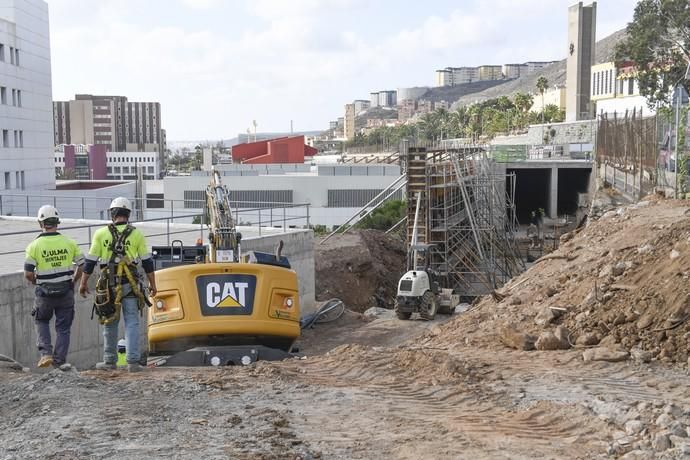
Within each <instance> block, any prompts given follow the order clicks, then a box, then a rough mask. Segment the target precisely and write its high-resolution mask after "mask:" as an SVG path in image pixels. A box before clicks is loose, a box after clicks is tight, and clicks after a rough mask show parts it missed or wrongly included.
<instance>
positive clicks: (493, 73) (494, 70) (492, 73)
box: [477, 65, 503, 81]
mask: <svg viewBox="0 0 690 460" xmlns="http://www.w3.org/2000/svg"><path fill="white" fill-rule="evenodd" d="M477 71H478V72H479V80H481V81H484V80H501V79H503V67H502V66H500V65H480V66H479V67H478V68H477Z"/></svg>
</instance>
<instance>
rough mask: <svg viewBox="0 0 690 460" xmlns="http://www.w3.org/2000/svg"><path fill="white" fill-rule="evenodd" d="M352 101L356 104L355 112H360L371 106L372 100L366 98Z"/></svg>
mask: <svg viewBox="0 0 690 460" xmlns="http://www.w3.org/2000/svg"><path fill="white" fill-rule="evenodd" d="M352 103H353V104H354V105H355V114H359V113H360V112H362V111H364V110H366V109H368V108H369V107H370V106H371V102H370V101H368V100H366V99H355V100H354V101H353V102H352Z"/></svg>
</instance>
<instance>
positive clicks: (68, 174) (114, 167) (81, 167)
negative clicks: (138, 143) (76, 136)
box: [54, 144, 163, 180]
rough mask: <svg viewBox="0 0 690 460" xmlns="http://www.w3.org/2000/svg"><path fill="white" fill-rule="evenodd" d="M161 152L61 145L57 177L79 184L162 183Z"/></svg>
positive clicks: (57, 157)
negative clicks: (148, 181)
mask: <svg viewBox="0 0 690 460" xmlns="http://www.w3.org/2000/svg"><path fill="white" fill-rule="evenodd" d="M159 157H160V153H159V152H108V151H107V149H106V146H105V145H104V144H92V145H84V144H78V145H60V146H58V147H57V149H56V150H55V154H54V161H55V173H56V174H59V175H61V176H63V178H65V179H76V180H135V179H137V172H140V173H141V177H142V179H160V178H162V177H163V174H162V171H161V170H160V164H161V162H160V159H159Z"/></svg>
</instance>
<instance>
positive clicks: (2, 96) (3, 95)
mask: <svg viewBox="0 0 690 460" xmlns="http://www.w3.org/2000/svg"><path fill="white" fill-rule="evenodd" d="M0 103H2V104H7V88H5V87H4V86H0Z"/></svg>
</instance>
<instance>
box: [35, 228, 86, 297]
mask: <svg viewBox="0 0 690 460" xmlns="http://www.w3.org/2000/svg"><path fill="white" fill-rule="evenodd" d="M83 263H84V255H83V254H82V252H81V250H80V249H79V246H77V243H76V242H75V241H74V240H73V239H71V238H67V237H66V236H64V235H61V234H60V233H58V232H50V233H45V232H44V233H41V234H40V235H38V236H37V237H36V239H35V240H33V241H32V242H31V243H30V244H29V246H27V247H26V257H25V259H24V271H27V272H35V274H36V284H45V283H59V282H62V281H72V277H73V276H74V265H81V264H83Z"/></svg>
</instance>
